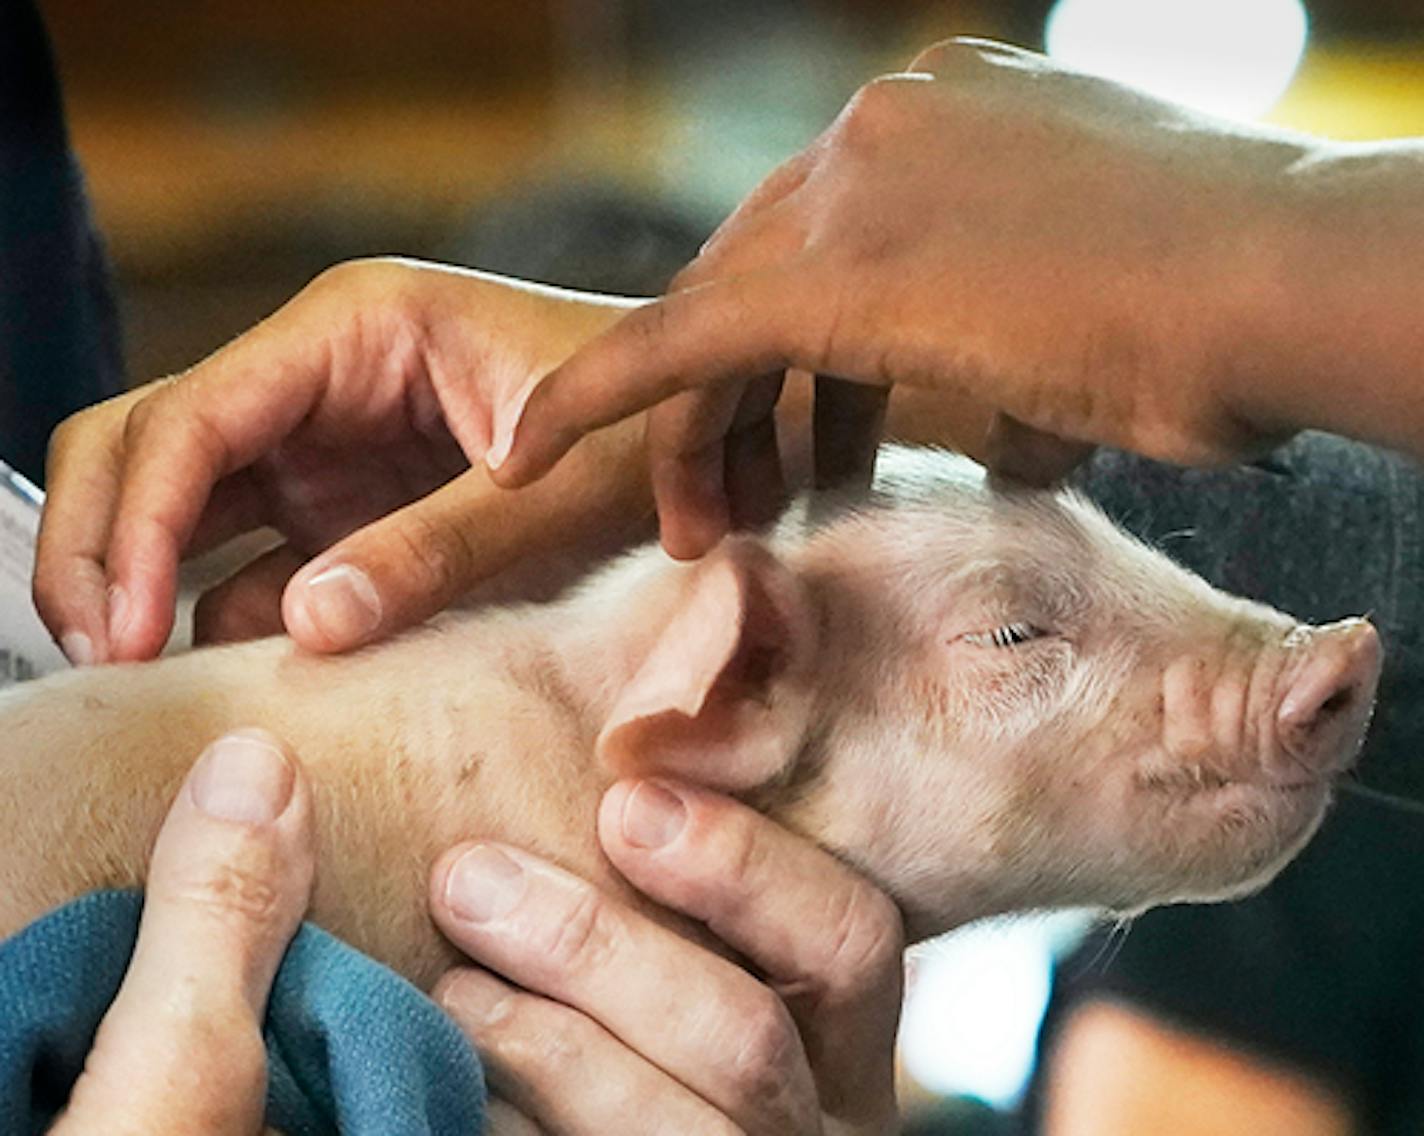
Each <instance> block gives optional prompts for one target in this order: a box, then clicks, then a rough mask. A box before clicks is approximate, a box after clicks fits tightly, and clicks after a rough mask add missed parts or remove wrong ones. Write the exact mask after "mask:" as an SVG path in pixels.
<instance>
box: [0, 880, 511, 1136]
mask: <svg viewBox="0 0 1424 1136" xmlns="http://www.w3.org/2000/svg"><path fill="white" fill-rule="evenodd" d="M142 908H143V897H142V896H141V895H138V894H137V893H134V892H118V891H104V892H95V893H94V894H92V895H87V896H85V897H83V898H82V899H78V900H75V901H74V902H73V903H70V904H69V905H68V906H66V907H62V908H60V909H59V910H58V911H55V912H52V913H50V914H49V915H47V916H45V917H44V918H43V919H41V920H39V921H38V922H37V923H33V924H31V925H30V926H29V927H27V928H25V930H23V931H21V932H20V933H19V934H18V935H15V936H14V937H13V938H11V939H9V940H7V941H5V942H4V943H0V1133H5V1134H6V1136H10V1134H12V1133H15V1134H18V1133H38V1132H43V1131H44V1130H45V1129H46V1128H47V1127H48V1126H49V1125H50V1123H52V1121H53V1119H54V1117H55V1115H56V1114H57V1113H58V1112H59V1110H60V1109H61V1108H63V1107H64V1104H65V1102H66V1100H68V1097H69V1092H70V1089H71V1088H72V1087H73V1085H74V1082H75V1080H76V1079H77V1078H78V1076H79V1073H80V1071H81V1070H82V1069H83V1066H84V1058H85V1055H86V1054H87V1053H88V1052H89V1048H90V1045H91V1043H92V1041H93V1039H94V1033H95V1031H96V1030H97V1029H98V1027H99V1021H100V1019H101V1018H102V1017H103V1016H104V1012H105V1011H106V1010H107V1009H108V1007H109V1003H110V1002H112V1001H113V999H114V995H115V994H116V993H117V992H118V989H119V984H120V982H121V981H122V980H123V976H124V971H125V970H126V969H127V967H128V962H129V957H130V956H131V955H132V953H133V948H134V942H135V940H136V938H137V936H138V921H139V913H140V912H141V911H142ZM264 1034H265V1037H266V1039H267V1057H268V1085H267V1123H268V1124H269V1125H270V1126H272V1127H273V1128H276V1129H277V1130H278V1131H280V1132H284V1133H288V1134H290V1136H309V1134H311V1136H315V1134H318V1133H323V1134H324V1133H333V1132H341V1133H353V1134H360V1136H417V1134H419V1136H426V1134H430V1136H436V1134H443V1133H450V1134H452V1136H453V1134H455V1133H458V1134H459V1136H470V1134H473V1133H478V1132H479V1131H480V1130H481V1128H482V1118H483V1115H484V1103H485V1087H484V1076H483V1074H482V1072H481V1069H480V1063H479V1059H478V1058H477V1057H476V1056H475V1053H474V1050H473V1049H472V1048H471V1047H470V1045H469V1043H468V1042H467V1041H466V1039H465V1037H464V1035H463V1034H461V1033H460V1031H459V1029H458V1028H457V1027H456V1026H455V1024H454V1023H453V1022H452V1021H451V1020H450V1019H449V1018H447V1017H446V1016H445V1015H444V1014H443V1013H441V1012H440V1010H439V1008H438V1007H437V1006H436V1005H435V1003H433V1002H431V1001H430V999H428V998H426V997H425V995H423V994H421V993H420V991H418V990H417V989H416V988H415V987H414V986H412V985H410V983H408V982H406V981H405V979H403V978H401V977H400V976H399V975H397V974H396V973H395V972H394V971H392V970H390V969H388V968H386V967H384V966H382V965H380V964H379V963H377V962H375V961H374V960H373V959H370V958H367V957H366V956H365V955H363V954H361V953H360V952H359V951H357V950H355V949H354V948H353V947H349V946H347V945H346V944H345V943H343V942H341V941H340V940H338V939H335V938H333V937H332V936H331V935H328V934H327V933H326V932H325V931H322V930H321V929H319V928H317V927H313V926H312V925H310V924H304V925H303V926H302V928H301V930H300V931H298V932H297V935H296V938H295V939H293V940H292V945H291V948H290V949H289V950H288V951H287V955H286V957H285V958H284V959H283V961H282V966H281V969H280V970H279V971H278V972H277V979H276V982H275V983H274V985H273V988H272V996H271V1000H270V1002H269V1004H268V1007H267V1022H266V1025H265V1029H264Z"/></svg>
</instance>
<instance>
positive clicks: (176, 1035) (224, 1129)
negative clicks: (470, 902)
mask: <svg viewBox="0 0 1424 1136" xmlns="http://www.w3.org/2000/svg"><path fill="white" fill-rule="evenodd" d="M314 870H315V851H314V837H313V832H312V806H311V793H310V790H309V789H308V787H307V784H306V781H305V780H304V778H303V775H302V772H301V770H300V769H299V767H298V766H297V765H296V763H295V762H294V761H293V760H292V759H291V758H290V757H289V756H287V755H286V754H284V753H283V752H282V750H281V748H280V747H279V745H278V743H277V742H276V741H275V740H274V739H273V738H271V737H270V736H269V735H267V734H265V733H262V732H260V731H255V730H253V731H241V732H239V733H235V734H230V735H228V736H227V737H225V738H222V739H220V740H218V741H216V742H214V743H213V745H211V746H210V747H209V748H208V750H207V752H206V753H204V754H203V756H202V757H201V758H199V760H198V762H197V764H196V765H195V766H194V767H193V770H192V772H191V773H190V774H189V775H188V779H187V781H186V782H185V783H184V784H183V786H182V788H181V789H179V791H178V796H177V798H176V799H175V800H174V802H173V807H172V808H171V809H170V810H169V813H168V819H167V820H166V821H164V824H163V828H162V830H161V831H160V833H159V835H158V842H157V844H155V845H154V849H153V861H152V864H151V865H150V868H149V876H148V882H147V885H146V898H145V900H144V907H143V918H142V921H141V923H140V925H139V934H138V944H137V946H136V947H135V950H134V956H133V960H132V961H131V962H130V963H129V969H128V973H127V974H126V975H125V977H124V982H123V985H122V986H121V987H120V989H119V993H118V996H117V997H116V998H115V999H114V1002H113V1005H112V1006H111V1007H110V1008H109V1012H108V1014H106V1015H105V1017H104V1020H103V1022H102V1024H101V1025H100V1027H99V1032H98V1035H97V1036H96V1037H95V1039H94V1048H93V1049H92V1050H91V1051H90V1053H89V1057H88V1059H87V1060H86V1061H85V1063H84V1072H83V1074H82V1075H81V1076H80V1078H79V1080H78V1082H77V1083H76V1084H75V1087H74V1091H73V1093H72V1094H71V1097H70V1103H69V1107H68V1109H67V1110H66V1111H65V1113H64V1114H63V1115H62V1116H61V1117H60V1119H59V1121H58V1122H57V1123H56V1125H55V1126H54V1128H53V1129H52V1130H51V1131H53V1132H55V1133H61V1134H64V1136H75V1134H80V1133H99V1132H102V1133H105V1134H109V1133H113V1134H116V1136H119V1134H124V1133H133V1134H135V1136H137V1134H139V1133H142V1134H144V1136H162V1134H163V1133H173V1134H174V1136H177V1134H178V1133H197V1134H201V1136H228V1134H232V1136H238V1134H241V1136H251V1134H253V1133H257V1132H260V1131H261V1130H262V1118H263V1106H264V1104H265V1101H266V1087H267V1054H266V1049H265V1047H264V1045H263V1041H262V1019H263V1015H264V1013H265V1007H266V1004H267V995H268V991H269V989H270V988H271V985H272V979H273V976H274V975H275V974H276V973H277V967H278V964H279V963H280V962H281V960H282V954H283V952H284V951H285V950H286V949H287V942H288V940H290V939H291V937H292V935H293V934H294V933H295V932H296V930H297V926H298V925H299V923H300V922H301V918H302V913H303V912H304V911H305V910H306V907H307V901H308V898H309V895H310V892H311V886H312V876H313V873H314Z"/></svg>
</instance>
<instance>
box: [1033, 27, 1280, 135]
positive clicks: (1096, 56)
mask: <svg viewBox="0 0 1424 1136" xmlns="http://www.w3.org/2000/svg"><path fill="white" fill-rule="evenodd" d="M1307 26H1308V21H1307V19H1306V13H1305V8H1304V6H1303V5H1302V4H1301V3H1300V0H1059V2H1058V3H1057V4H1056V5H1054V8H1053V10H1052V11H1051V12H1050V13H1049V16H1048V26H1047V28H1046V31H1045V39H1046V42H1047V46H1048V54H1049V55H1051V56H1052V57H1053V58H1055V59H1057V60H1059V61H1060V62H1062V63H1065V64H1067V65H1068V66H1070V67H1074V68H1077V69H1078V70H1081V71H1088V72H1091V73H1093V74H1095V75H1101V76H1103V77H1104V78H1107V79H1113V80H1115V81H1117V82H1120V83H1127V84H1129V85H1131V86H1134V87H1138V88H1140V89H1142V90H1145V91H1148V92H1150V93H1152V94H1154V95H1158V96H1160V97H1162V98H1165V99H1170V100H1171V101H1173V102H1178V103H1183V104H1185V105H1187V106H1191V107H1195V108H1197V109H1198V110H1203V111H1207V112H1208V113H1211V114H1218V115H1224V116H1226V117H1228V118H1237V119H1244V118H1256V117H1259V116H1260V115H1263V114H1265V113H1266V112H1267V111H1268V110H1270V109H1271V107H1272V106H1274V105H1275V103H1276V101H1277V100H1278V99H1279V98H1280V97H1281V95H1283V94H1284V93H1285V90H1286V88H1287V87H1288V86H1290V81H1291V78H1292V76H1294V74H1295V71H1296V68H1297V67H1298V66H1299V64H1300V60H1301V56H1302V54H1304V51H1305V40H1306V32H1307Z"/></svg>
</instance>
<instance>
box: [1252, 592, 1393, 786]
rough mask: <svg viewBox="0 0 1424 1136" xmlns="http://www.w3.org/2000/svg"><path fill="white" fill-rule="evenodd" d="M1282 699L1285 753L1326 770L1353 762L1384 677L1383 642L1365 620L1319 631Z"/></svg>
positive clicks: (1281, 728)
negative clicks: (1381, 663)
mask: <svg viewBox="0 0 1424 1136" xmlns="http://www.w3.org/2000/svg"><path fill="white" fill-rule="evenodd" d="M1298 649H1300V650H1302V651H1304V652H1306V656H1305V659H1304V663H1303V665H1302V666H1301V667H1300V668H1299V669H1298V670H1297V671H1296V672H1295V674H1294V676H1293V677H1292V679H1291V681H1290V685H1289V687H1288V689H1287V690H1286V691H1285V693H1284V696H1283V697H1282V698H1281V702H1280V709H1279V710H1278V712H1277V716H1276V722H1277V732H1278V736H1279V739H1280V743H1281V746H1282V748H1283V749H1284V750H1285V751H1286V752H1287V753H1289V754H1290V755H1291V756H1292V757H1294V758H1295V759H1296V760H1298V761H1302V762H1304V763H1306V764H1308V765H1310V766H1313V767H1317V768H1320V769H1322V770H1324V769H1329V768H1339V767H1340V765H1341V763H1343V762H1346V761H1348V760H1349V759H1350V758H1351V756H1353V751H1354V748H1355V747H1356V746H1357V745H1358V737H1357V736H1355V735H1356V734H1357V733H1358V731H1359V730H1360V729H1362V728H1363V724H1364V721H1365V719H1366V717H1367V715H1368V712H1369V702H1370V700H1371V699H1372V697H1373V691H1374V684H1375V681H1376V679H1377V677H1378V674H1379V639H1378V637H1377V636H1376V634H1375V631H1374V628H1373V627H1371V626H1370V625H1369V624H1368V623H1365V622H1364V621H1362V620H1348V621H1345V622H1342V623H1339V624H1333V625H1331V626H1330V627H1327V628H1318V629H1315V631H1314V633H1313V634H1312V635H1311V637H1310V639H1309V640H1307V641H1306V643H1305V644H1303V645H1302V646H1301V647H1300V648H1298Z"/></svg>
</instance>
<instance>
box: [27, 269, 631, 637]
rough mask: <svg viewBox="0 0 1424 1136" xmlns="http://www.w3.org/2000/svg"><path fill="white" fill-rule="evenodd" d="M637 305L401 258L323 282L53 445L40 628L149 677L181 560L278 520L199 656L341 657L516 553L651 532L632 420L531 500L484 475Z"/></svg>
mask: <svg viewBox="0 0 1424 1136" xmlns="http://www.w3.org/2000/svg"><path fill="white" fill-rule="evenodd" d="M628 303H629V302H628V301H623V300H618V299H614V298H610V297H586V296H574V295H573V294H571V293H565V292H559V291H558V290H556V289H548V288H541V287H540V286H538V285H526V284H524V283H522V282H513V281H507V280H501V279H498V278H492V277H487V276H483V275H481V274H478V273H471V272H462V271H459V270H455V269H444V268H438V267H436V266H433V265H425V264H415V263H409V262H400V261H362V262H352V263H349V264H344V265H340V266H338V267H336V268H333V269H331V270H329V271H328V272H326V273H324V274H323V275H322V276H320V277H318V278H317V279H316V280H315V281H314V282H313V283H312V284H311V285H309V286H308V287H307V288H306V289H305V290H304V291H303V292H302V293H300V294H299V295H298V296H297V297H296V298H295V299H293V300H292V301H291V302H290V303H288V304H287V305H286V306H285V307H284V308H282V309H281V310H280V311H278V312H277V313H276V314H274V315H273V316H271V317H270V318H268V319H267V320H265V321H264V322H263V323H261V324H259V325H258V326H257V327H256V328H254V329H253V330H251V331H249V332H248V333H247V334H245V335H243V336H241V337H240V338H238V339H237V340H235V341H234V342H233V343H231V344H229V345H228V346H227V347H225V348H224V349H223V350H221V351H219V352H217V353H216V354H215V355H214V356H212V357H211V358H210V359H208V360H206V361H204V362H203V363H201V364H199V365H198V366H197V367H195V368H193V369H192V370H191V371H189V372H188V373H186V374H184V375H182V376H180V377H178V378H176V379H172V380H168V381H164V382H158V383H152V384H150V385H148V386H145V387H141V388H139V389H137V390H135V391H133V392H131V393H130V394H128V395H124V396H121V397H119V398H115V399H111V400H110V401H108V402H105V403H101V404H99V405H98V406H95V407H92V408H91V409H89V410H87V411H84V412H82V413H80V414H78V415H75V416H74V417H73V418H71V419H69V420H68V421H67V422H66V423H64V424H63V425H62V426H61V427H60V428H59V430H58V431H56V433H55V436H54V439H53V441H52V443H51V447H50V457H49V476H48V488H49V501H48V506H47V508H46V510H45V513H44V520H43V524H42V527H41V532H40V544H39V554H38V563H37V565H36V575H35V588H34V591H35V601H36V605H37V607H38V608H39V611H40V615H41V616H42V617H43V618H44V620H45V622H46V624H47V625H48V626H49V628H50V631H51V632H52V634H53V635H54V636H55V638H56V639H57V640H58V641H59V642H60V644H61V646H63V647H64V648H65V651H66V653H67V654H68V655H69V657H70V658H71V660H72V661H74V662H77V663H89V662H109V661H123V660H132V659H144V658H150V657H152V656H153V655H155V654H157V652H158V650H159V649H160V648H161V647H162V645H163V643H164V641H165V640H166V639H167V637H168V632H169V629H170V628H171V626H172V621H173V610H174V596H175V589H176V584H177V570H178V564H179V561H180V560H182V559H184V558H185V557H187V556H189V555H191V554H193V553H195V552H198V551H201V550H202V549H204V548H206V547H211V546H213V545H216V544H219V543H221V542H223V541H225V540H227V539H228V538H230V537H233V536H236V535H238V534H239V533H242V532H246V531H249V530H252V529H256V528H259V527H261V526H264V525H266V526H271V527H272V528H275V529H277V530H278V531H279V532H280V534H281V535H282V536H283V537H284V538H285V543H284V544H283V545H282V546H281V547H279V548H277V549H276V550H274V551H272V552H271V553H269V554H268V555H266V556H264V557H263V558H261V559H259V560H258V561H256V562H255V563H254V564H252V565H250V566H248V567H247V568H246V569H245V570H244V571H243V572H241V573H240V574H239V575H238V576H236V577H234V578H233V579H231V580H229V581H228V582H227V583H225V584H223V585H221V586H220V587H219V588H218V589H216V590H215V591H214V592H213V593H210V594H209V595H208V596H207V597H205V599H204V601H203V602H202V603H200V605H199V608H198V612H197V623H198V627H197V633H198V637H199V638H202V639H207V640H209V641H211V640H230V639H239V638H254V637H257V636H260V635H266V634H272V633H274V632H277V631H280V630H281V629H282V625H283V622H285V624H286V628H287V630H288V631H289V632H290V633H291V634H292V636H293V637H294V638H295V639H296V640H297V641H298V642H299V643H300V644H301V645H302V646H303V647H305V648H307V649H308V650H312V651H342V650H347V649H350V648H352V647H355V646H359V645H361V644H363V643H366V642H370V641H371V640H374V639H378V638H384V637H385V636H388V635H391V634H394V633H395V632H397V631H400V630H403V629H404V628H406V627H409V626H410V625H412V624H414V623H418V622H420V621H421V620H422V619H424V618H426V617H427V616H429V615H432V614H434V613H435V612H436V611H438V610H440V609H441V608H443V607H444V606H446V605H447V604H449V603H450V602H451V601H452V600H453V599H454V598H455V597H457V596H458V595H460V594H461V593H462V592H464V591H466V590H467V589H468V588H469V587H470V586H471V585H473V584H475V583H477V582H478V581H480V580H482V579H484V578H485V577H488V576H491V575H493V574H494V573H496V572H497V571H499V570H500V569H501V568H503V567H504V566H506V565H507V564H509V563H510V562H511V561H513V560H515V559H517V558H520V557H524V556H528V555H531V554H536V553H539V552H543V551H548V550H550V549H552V548H557V547H563V546H565V545H567V544H568V543H573V542H578V541H579V540H580V539H586V538H587V537H588V534H589V533H590V532H594V533H602V534H616V532H617V530H619V528H620V526H622V527H623V528H628V527H629V526H631V525H638V524H639V523H640V522H641V521H642V519H643V517H645V516H646V515H647V509H646V507H645V503H644V502H645V500H646V478H645V476H644V474H643V473H642V470H641V462H640V460H639V458H640V456H641V444H640V440H639V439H640V433H639V431H638V429H637V425H636V424H630V425H629V426H627V427H622V428H620V429H619V430H617V431H611V432H610V433H609V435H608V436H607V437H604V438H599V439H595V440H592V441H591V442H590V444H589V445H588V446H585V447H580V453H581V455H582V457H583V460H582V461H576V463H575V464H577V465H578V466H579V468H578V469H574V470H571V471H570V474H569V476H568V477H564V478H560V479H558V481H557V484H551V485H550V486H549V487H548V489H547V490H542V491H540V492H538V493H531V494H520V495H518V496H516V497H511V496H510V495H509V494H506V493H501V492H496V491H495V490H494V489H493V487H492V486H491V485H490V483H489V481H488V478H487V477H486V475H485V473H484V471H483V469H476V470H471V469H470V461H469V457H468V456H467V455H470V456H473V457H474V458H475V459H476V460H478V458H479V457H480V456H481V455H482V453H483V448H484V447H485V446H486V445H487V444H488V437H489V433H490V429H491V422H490V414H491V407H492V406H493V405H494V404H496V403H498V402H499V401H500V399H501V398H507V397H509V396H510V395H511V394H512V392H513V391H514V390H516V389H517V388H518V387H519V386H520V385H521V384H522V383H524V382H525V381H527V379H528V377H529V376H530V375H538V374H540V373H542V372H543V371H544V370H547V369H548V368H549V367H552V366H553V365H554V364H556V363H557V362H559V361H560V360H561V359H563V358H564V356H565V355H567V354H568V352H569V351H571V350H572V349H573V347H575V346H577V345H578V344H580V343H582V342H584V341H585V340H586V339H588V338H589V336H590V335H592V334H593V333H594V332H595V331H596V330H598V329H601V328H602V327H605V326H607V324H608V323H610V322H612V321H613V320H614V319H615V318H617V316H618V315H620V314H621V313H622V311H623V310H624V309H625V308H626V307H627V305H628ZM318 554H321V555H318ZM313 557H316V559H314V560H313V559H311V558H313ZM298 569H300V571H298ZM294 573H295V576H294Z"/></svg>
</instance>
